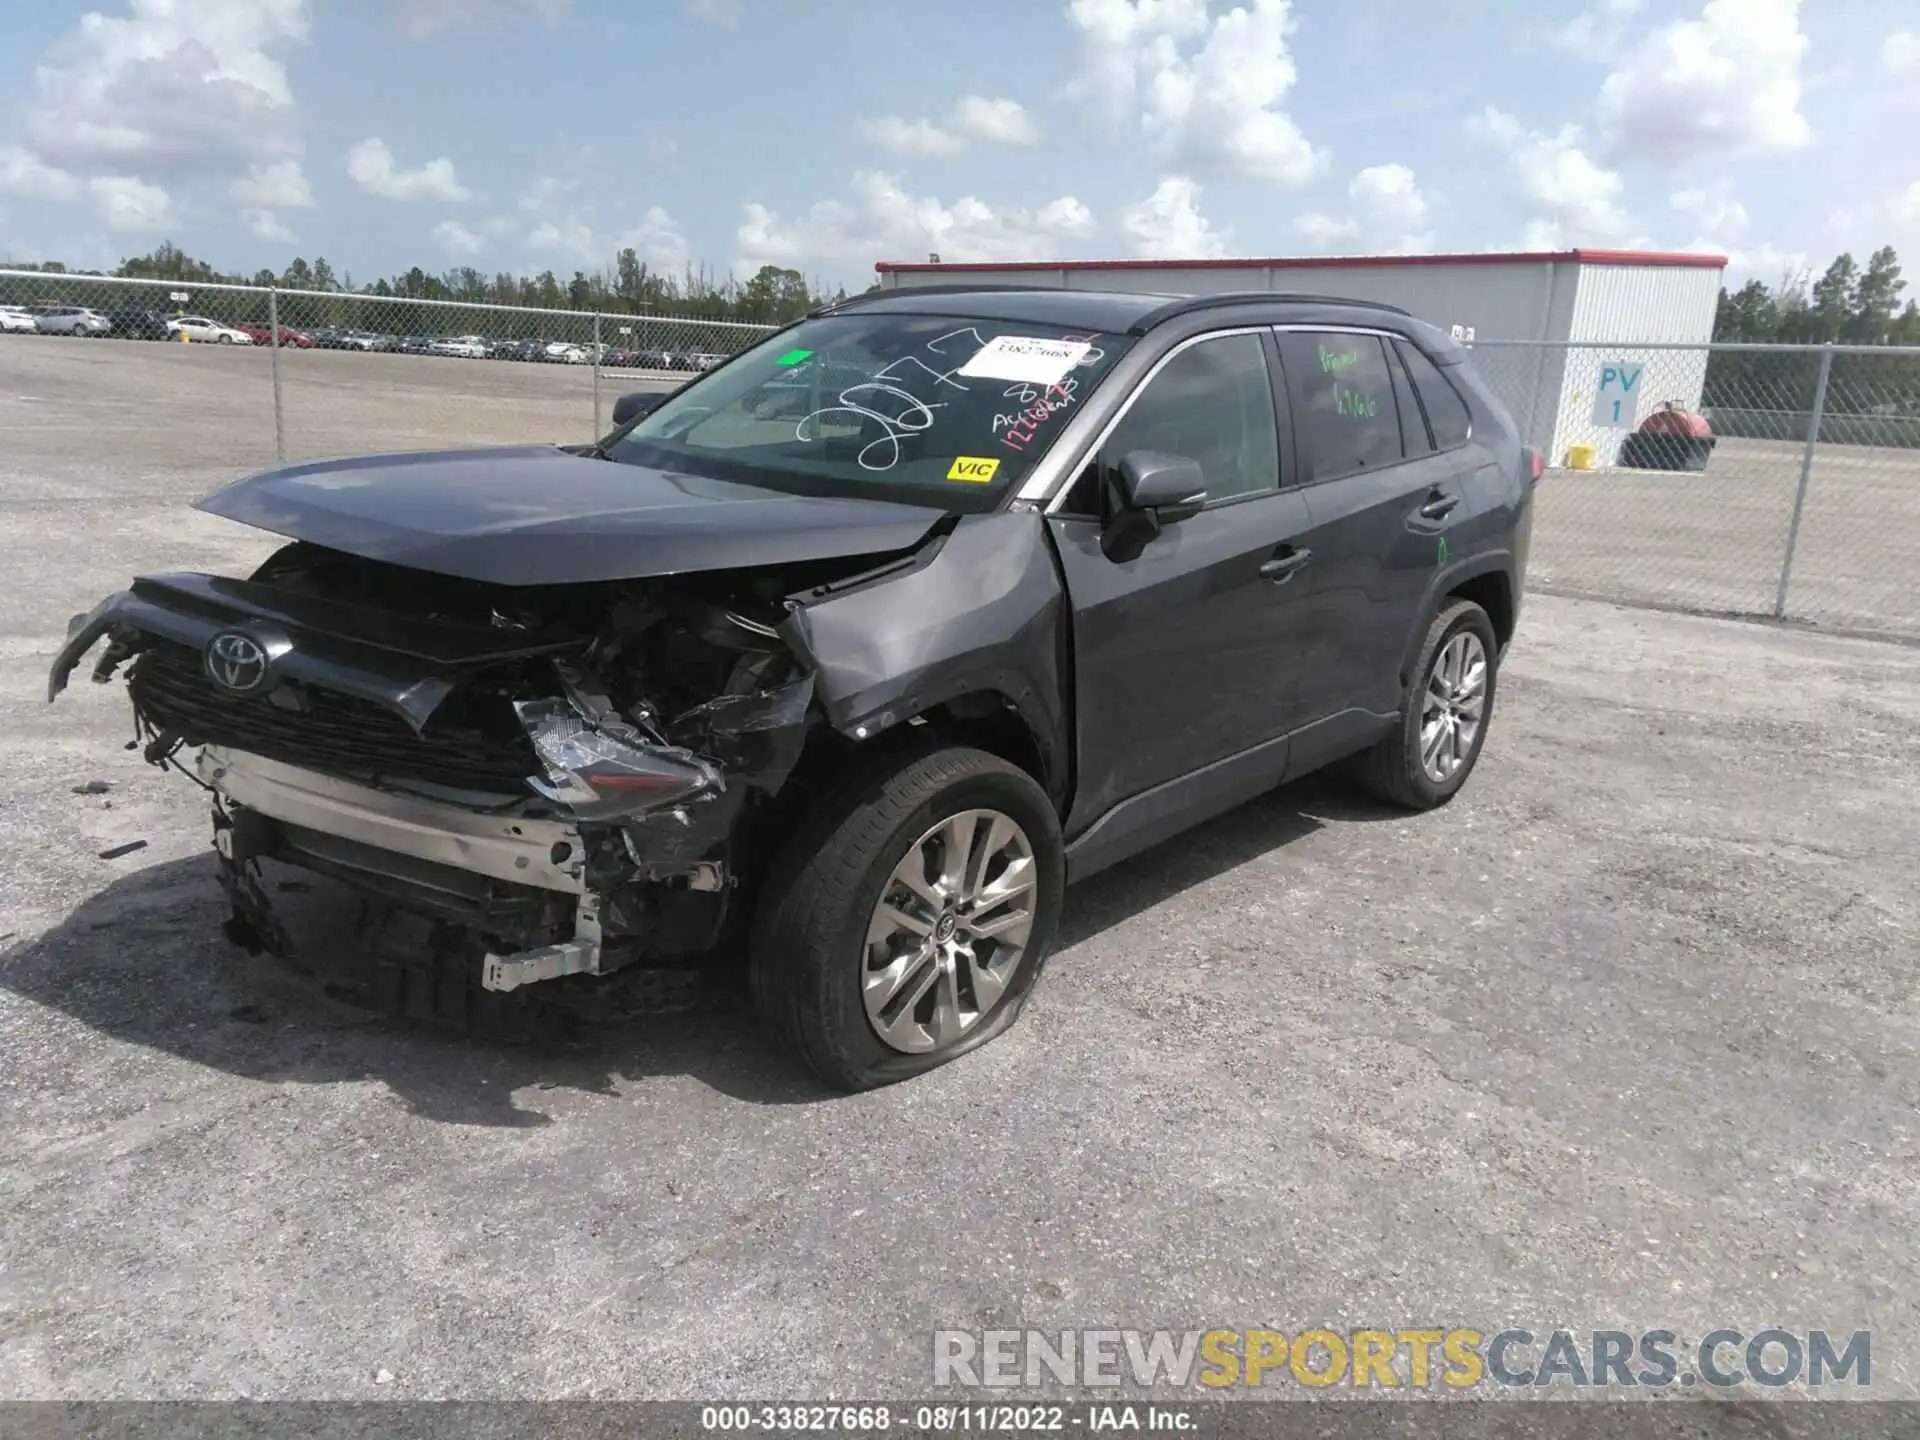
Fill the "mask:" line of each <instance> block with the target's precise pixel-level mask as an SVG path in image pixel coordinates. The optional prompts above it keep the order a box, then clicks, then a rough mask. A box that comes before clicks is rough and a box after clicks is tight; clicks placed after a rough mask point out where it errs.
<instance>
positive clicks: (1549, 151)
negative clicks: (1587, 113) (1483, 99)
mask: <svg viewBox="0 0 1920 1440" xmlns="http://www.w3.org/2000/svg"><path fill="white" fill-rule="evenodd" d="M1468 130H1469V132H1470V133H1472V134H1474V135H1477V136H1478V137H1479V138H1481V139H1483V140H1486V141H1489V142H1491V143H1492V144H1493V145H1495V146H1497V147H1498V148H1499V149H1501V150H1502V151H1504V152H1505V155H1506V162H1507V175H1508V182H1509V184H1510V186H1511V188H1512V190H1513V192H1514V194H1515V197H1516V199H1517V200H1518V201H1519V203H1520V205H1521V206H1522V207H1523V210H1524V212H1525V214H1526V217H1527V218H1526V221H1525V225H1524V227H1523V231H1522V236H1521V239H1520V244H1521V245H1522V246H1523V247H1524V248H1526V249H1529V250H1559V249H1564V248H1566V247H1567V246H1571V245H1591V244H1595V243H1619V242H1621V241H1622V240H1623V239H1625V238H1626V236H1627V235H1628V234H1629V233H1630V231H1631V225H1632V222H1631V221H1630V220H1629V218H1628V216H1627V214H1626V212H1625V210H1624V209H1623V208H1622V197H1623V192H1624V190H1625V185H1624V183H1623V182H1622V181H1621V178H1620V175H1619V173H1618V172H1617V171H1614V170H1609V169H1607V168H1606V167H1604V166H1602V165H1600V164H1599V163H1598V162H1596V161H1595V160H1594V159H1593V158H1592V157H1591V156H1590V155H1588V154H1587V152H1586V150H1585V149H1584V148H1583V136H1582V134H1581V131H1580V128H1579V126H1577V125H1568V126H1564V127H1563V128H1562V129H1560V130H1559V131H1558V132H1557V133H1555V134H1552V135H1543V134H1541V133H1539V132H1537V131H1532V130H1528V129H1526V128H1525V127H1524V126H1522V125H1521V124H1520V122H1519V121H1518V120H1516V119H1515V118H1514V117H1513V116H1511V115H1509V114H1507V113H1506V112H1504V111H1502V110H1496V109H1494V108H1493V107H1492V106H1488V107H1487V108H1486V109H1485V110H1483V111H1481V112H1480V114H1479V115H1477V116H1475V117H1474V118H1473V119H1472V120H1471V121H1469V122H1468Z"/></svg>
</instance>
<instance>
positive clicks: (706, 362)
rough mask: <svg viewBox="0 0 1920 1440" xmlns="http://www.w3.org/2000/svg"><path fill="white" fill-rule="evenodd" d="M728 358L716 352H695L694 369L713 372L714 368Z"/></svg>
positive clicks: (693, 357)
mask: <svg viewBox="0 0 1920 1440" xmlns="http://www.w3.org/2000/svg"><path fill="white" fill-rule="evenodd" d="M726 358H727V357H726V356H724V355H721V354H719V353H717V352H716V351H712V350H696V351H694V352H693V356H692V359H693V368H694V369H696V370H711V369H713V367H714V366H716V365H718V364H720V362H721V361H723V360H725V359H726Z"/></svg>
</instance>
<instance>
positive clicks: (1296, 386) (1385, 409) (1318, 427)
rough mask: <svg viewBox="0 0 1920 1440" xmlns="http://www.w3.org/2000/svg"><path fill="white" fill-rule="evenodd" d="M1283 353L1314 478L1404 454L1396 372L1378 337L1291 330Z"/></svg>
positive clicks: (1372, 466)
mask: <svg viewBox="0 0 1920 1440" xmlns="http://www.w3.org/2000/svg"><path fill="white" fill-rule="evenodd" d="M1280 350H1281V356H1282V358H1283V359H1284V361H1285V362H1286V367H1287V381H1288V384H1289V386H1290V387H1291V388H1292V391H1293V425H1294V433H1295V436H1296V439H1297V441H1298V443H1299V445H1300V446H1301V447H1302V449H1303V450H1304V451H1305V452H1306V454H1307V455H1308V456H1309V457H1311V460H1312V465H1313V476H1314V478H1315V479H1316V480H1333V479H1337V478H1339V477H1340V476H1342V475H1354V474H1358V473H1359V472H1360V471H1363V470H1377V469H1379V468H1380V467H1381V466H1383V465H1397V464H1399V463H1400V461H1401V460H1403V459H1405V458H1406V457H1405V453H1404V452H1403V451H1402V449H1401V446H1400V411H1399V407H1398V405H1397V404H1396V402H1395V400H1394V394H1393V388H1394V387H1393V372H1392V371H1391V370H1390V369H1389V368H1388V366H1387V352H1386V349H1385V347H1384V346H1383V345H1382V344H1381V342H1380V338H1379V337H1378V336H1376V335H1350V334H1343V333H1340V332H1336V331H1324V332H1323V331H1313V330H1289V331H1282V332H1281V334H1280Z"/></svg>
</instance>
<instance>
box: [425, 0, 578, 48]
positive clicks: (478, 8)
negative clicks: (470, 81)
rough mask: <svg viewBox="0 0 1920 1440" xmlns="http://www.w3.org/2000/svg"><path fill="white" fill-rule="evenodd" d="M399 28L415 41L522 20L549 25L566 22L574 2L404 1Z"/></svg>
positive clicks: (540, 0)
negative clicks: (537, 21) (451, 32)
mask: <svg viewBox="0 0 1920 1440" xmlns="http://www.w3.org/2000/svg"><path fill="white" fill-rule="evenodd" d="M399 8H400V28H401V29H403V30H405V31H406V32H407V34H408V35H410V36H412V37H413V38H414V39H415V40H428V39H432V38H433V37H434V36H436V35H440V34H442V33H444V32H446V31H450V30H475V29H480V28H483V27H485V28H491V27H493V26H496V25H504V24H509V23H511V22H512V21H514V20H517V19H519V18H521V17H522V16H531V17H532V18H534V19H537V20H543V21H545V22H546V23H547V24H549V25H553V24H556V23H558V22H559V21H561V20H564V19H565V18H566V17H567V15H568V14H569V13H571V12H572V10H573V0H404V3H403V4H402V5H401V6H400V7H399Z"/></svg>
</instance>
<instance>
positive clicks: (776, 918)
mask: <svg viewBox="0 0 1920 1440" xmlns="http://www.w3.org/2000/svg"><path fill="white" fill-rule="evenodd" d="M988 807H990V808H993V809H996V810H999V811H1001V812H1002V813H1003V814H1005V815H1007V816H1008V817H1010V818H1011V819H1013V820H1014V821H1015V822H1016V823H1018V824H1019V825H1020V827H1021V828H1022V829H1023V830H1024V831H1025V832H1026V835H1027V839H1028V841H1029V843H1030V844H1031V845H1032V848H1033V855H1034V860H1035V869H1036V871H1037V880H1038V888H1037V890H1036V894H1035V902H1034V923H1033V927H1032V931H1031V933H1030V936H1029V940H1028V944H1027V947H1026V952H1025V954H1024V955H1022V956H1021V958H1020V961H1019V965H1018V968H1017V970H1016V971H1015V972H1014V974H1013V975H1012V977H1011V978H1010V980H1009V982H1008V985H1007V988H1006V991H1005V992H1004V993H1003V995H1002V997H1001V999H1000V1002H999V1004H998V1005H997V1006H996V1007H995V1008H994V1009H993V1010H991V1011H989V1012H988V1013H987V1014H986V1015H984V1016H982V1017H981V1018H980V1019H979V1020H978V1021H976V1022H975V1024H974V1025H973V1028H972V1029H971V1030H969V1031H968V1032H967V1033H966V1034H965V1035H964V1036H962V1037H961V1039H960V1040H958V1041H957V1042H955V1043H954V1044H952V1045H950V1046H948V1047H946V1048H944V1049H939V1050H933V1051H928V1052H925V1053H917V1054H910V1053H906V1052H904V1051H900V1050H896V1049H894V1048H893V1047H891V1046H889V1045H888V1044H886V1043H885V1042H884V1041H882V1040H881V1039H880V1037H879V1036H878V1035H877V1034H876V1033H875V1031H874V1028H873V1026H872V1024H871V1022H870V1021H869V1020H868V1018H867V1012H866V1007H865V1005H864V1003H863V1001H862V998H861V988H860V981H861V975H862V964H863V961H862V941H863V938H864V936H865V933H866V928H867V925H868V922H869V919H870V917H871V916H872V915H873V912H874V908H875V906H876V905H877V904H878V903H879V901H880V897H881V893H882V890H883V888H884V887H885V886H886V884H887V881H888V877H889V876H890V875H891V874H892V872H893V869H894V867H895V866H896V865H898V864H899V863H900V860H901V858H902V857H903V856H904V855H905V854H906V853H907V850H908V848H909V846H911V845H912V844H913V842H914V841H915V840H916V839H918V838H919V837H920V836H922V835H923V834H925V833H926V832H927V831H928V830H929V829H931V828H932V827H933V826H934V825H936V824H938V823H939V821H940V820H941V819H943V818H945V817H947V816H950V815H955V814H958V813H960V812H961V811H963V810H968V809H973V808H988ZM1065 875H1066V858H1065V849H1064V846H1063V844H1062V842H1061V838H1060V820H1059V816H1058V815H1057V814H1056V813H1055V812H1054V808H1053V803H1052V802H1051V801H1050V800H1049V799H1048V798H1047V794H1046V792H1045V791H1044V790H1042V789H1041V788H1040V786H1039V785H1038V784H1037V783H1035V781H1034V780H1033V778H1032V777H1031V776H1030V775H1028V774H1027V773H1026V772H1025V771H1023V770H1020V769H1018V768H1016V767H1015V766H1013V765H1010V764H1008V763H1007V762H1006V761H1004V760H1002V759H1000V758H999V757H998V756H995V755H989V754H987V753H986V752H985V751H981V750H972V749H963V748H957V747H956V748H948V749H939V750H934V751H932V752H930V753H929V752H925V751H922V752H918V753H909V754H907V755H905V756H903V757H898V758H896V759H894V760H893V761H891V762H890V763H889V764H888V765H886V766H885V767H882V768H880V769H879V770H877V772H874V773H869V774H865V775H862V776H860V777H859V778H857V779H855V780H854V781H853V783H852V784H851V785H849V786H848V787H847V788H846V789H844V790H843V791H841V792H840V793H839V795H838V796H837V797H835V799H834V800H833V801H832V802H830V803H829V804H827V805H826V806H824V807H822V809H821V811H820V812H819V813H818V814H817V817H816V818H815V819H814V820H813V821H812V822H811V823H806V824H803V825H802V826H801V827H800V829H799V830H798V831H797V832H796V833H795V834H794V836H793V838H792V839H791V840H790V841H789V842H788V844H787V846H786V848H785V851H784V853H783V855H782V857H781V859H780V860H779V861H778V862H776V864H775V867H774V869H773V871H772V872H771V873H770V875H769V877H768V881H767V884H766V888H765V889H764V891H763V892H762V894H761V899H760V905H759V910H758V913H757V914H756V916H755V920H754V926H753V933H752V937H751V941H750V944H749V959H748V966H749V972H750V979H751V985H752V990H753V998H754V1005H755V1008H756V1009H757V1010H758V1011H759V1013H760V1015H761V1017H762V1019H763V1021H764V1022H765V1023H766V1024H767V1025H768V1027H769V1028H770V1029H772V1030H773V1032H774V1033H775V1034H776V1035H777V1036H778V1037H779V1038H780V1040H781V1041H782V1042H783V1043H784V1044H785V1045H786V1046H787V1047H788V1048H790V1049H791V1050H793V1051H794V1053H795V1054H797V1055H798V1056H799V1057H800V1058H801V1059H802V1060H804V1061H805V1062H806V1064H807V1066H808V1068H809V1069H811V1070H812V1071H813V1072H814V1074H816V1075H817V1076H819V1077H820V1079H821V1080H823V1081H824V1082H826V1083H827V1084H828V1085H831V1086H833V1087H834V1088H836V1089H839V1090H845V1091H855V1090H868V1089H872V1088H874V1087H876V1086H880V1085H891V1084H894V1083H896V1082H898V1081H901V1080H907V1079H911V1078H912V1077H913V1076H915V1075H920V1074H924V1073H925V1072H926V1071H928V1070H932V1069H934V1068H935V1067H937V1066H940V1065H944V1064H946V1063H947V1062H948V1061H950V1060H955V1059H958V1058H959V1057H960V1056H962V1055H965V1054H967V1053H968V1052H970V1051H972V1050H977V1049H978V1048H979V1047H980V1046H982V1045H985V1044H987V1043H988V1042H989V1041H991V1040H992V1039H994V1037H995V1036H997V1035H999V1034H1001V1033H1002V1032H1003V1031H1005V1030H1006V1029H1007V1028H1008V1027H1009V1026H1011V1025H1012V1024H1013V1022H1014V1021H1015V1020H1016V1019H1018V1018H1019V1015H1020V1011H1021V1008H1022V1006H1023V1005H1024V1004H1025V1002H1026V998H1027V995H1028V994H1029V993H1030V992H1031V990H1032V988H1033V983H1034V981H1035V980H1037V979H1038V978H1039V975H1040V971H1041V969H1042V967H1043V966H1044V965H1045V963H1046V958H1047V952H1048V950H1049V948H1050V947H1051V945H1052V943H1053V936H1054V931H1055V929H1056V927H1057V926H1058V924H1059V918H1060V899H1061V892H1062V890H1063V889H1064V886H1065Z"/></svg>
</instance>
